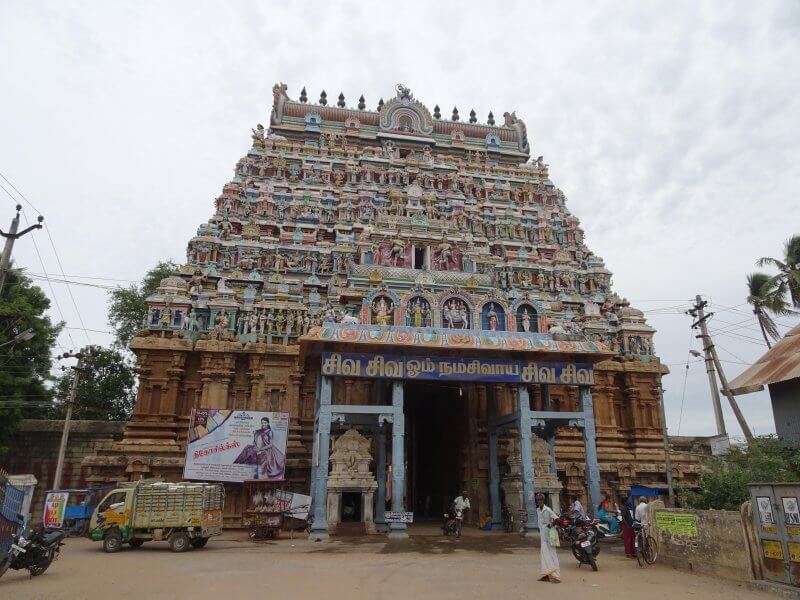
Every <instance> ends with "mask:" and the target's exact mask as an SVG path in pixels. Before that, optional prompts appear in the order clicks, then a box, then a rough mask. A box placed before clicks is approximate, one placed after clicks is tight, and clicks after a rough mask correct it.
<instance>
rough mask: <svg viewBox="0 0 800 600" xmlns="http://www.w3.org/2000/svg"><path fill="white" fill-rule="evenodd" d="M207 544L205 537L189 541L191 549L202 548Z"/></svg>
mask: <svg viewBox="0 0 800 600" xmlns="http://www.w3.org/2000/svg"><path fill="white" fill-rule="evenodd" d="M207 543H208V538H207V537H199V538H194V539H193V540H192V541H191V544H192V548H203V547H204V546H205V545H206V544H207Z"/></svg>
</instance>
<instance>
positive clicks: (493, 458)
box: [486, 384, 503, 527]
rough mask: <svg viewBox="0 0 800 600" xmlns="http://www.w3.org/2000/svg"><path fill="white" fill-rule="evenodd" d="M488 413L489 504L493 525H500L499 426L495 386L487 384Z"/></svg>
mask: <svg viewBox="0 0 800 600" xmlns="http://www.w3.org/2000/svg"><path fill="white" fill-rule="evenodd" d="M486 414H487V417H488V418H487V421H488V423H489V506H490V507H491V510H492V526H493V527H495V526H497V527H499V526H500V525H502V523H503V514H502V512H501V507H500V469H499V467H498V465H497V427H495V426H494V425H492V420H493V419H495V418H497V403H496V402H495V396H494V386H493V385H491V384H489V385H487V386H486Z"/></svg>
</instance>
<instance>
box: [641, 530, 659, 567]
mask: <svg viewBox="0 0 800 600" xmlns="http://www.w3.org/2000/svg"><path fill="white" fill-rule="evenodd" d="M657 559H658V546H657V545H656V541H655V539H653V536H652V535H648V536H647V537H646V538H645V541H644V560H645V561H646V562H647V564H648V565H652V564H653V563H654V562H656V560H657Z"/></svg>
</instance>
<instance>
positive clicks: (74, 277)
mask: <svg viewBox="0 0 800 600" xmlns="http://www.w3.org/2000/svg"><path fill="white" fill-rule="evenodd" d="M28 275H41V273H28ZM67 277H71V278H72V279H94V280H97V281H119V282H122V283H139V282H138V281H134V280H133V279H119V278H117V277H100V276H93V275H67Z"/></svg>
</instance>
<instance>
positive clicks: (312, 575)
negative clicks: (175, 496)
mask: <svg viewBox="0 0 800 600" xmlns="http://www.w3.org/2000/svg"><path fill="white" fill-rule="evenodd" d="M537 545H538V542H536V541H534V540H531V539H530V538H520V537H518V536H516V535H506V534H501V533H483V532H475V531H470V532H468V534H467V535H465V537H463V538H462V539H461V540H454V539H452V538H443V537H442V536H440V535H436V534H435V532H434V531H433V530H432V531H430V532H426V533H418V534H416V535H412V536H411V537H410V539H409V540H407V541H395V540H391V541H390V540H387V539H386V538H384V537H383V536H370V537H366V538H350V539H344V540H341V541H333V542H328V543H313V542H309V541H308V540H305V539H302V540H289V539H281V540H278V541H276V542H265V543H259V544H254V543H252V542H250V541H248V540H246V539H244V537H243V536H242V535H239V534H237V533H233V534H230V533H229V534H226V535H225V536H224V537H223V539H219V538H218V539H215V540H212V541H211V542H210V543H209V544H208V546H207V547H206V548H204V549H202V550H192V551H190V552H187V553H184V554H175V553H172V552H170V551H169V549H168V548H167V545H166V544H165V543H159V542H153V543H148V544H145V545H144V546H143V547H142V548H140V549H138V550H133V549H130V548H127V547H126V548H125V549H124V550H123V551H121V552H119V553H117V554H105V553H103V552H102V550H101V549H100V544H99V543H93V542H90V541H88V540H85V539H74V538H73V539H69V540H68V541H67V545H66V546H65V547H64V548H63V551H62V554H61V558H60V559H59V560H58V561H57V562H56V563H54V564H53V565H52V566H51V568H50V570H48V571H47V573H45V574H44V575H42V576H41V577H38V578H34V579H28V577H27V572H17V571H9V572H8V573H6V575H5V576H4V577H3V578H2V579H0V598H9V599H10V598H14V599H15V600H25V599H28V598H37V599H39V598H44V599H47V600H58V599H61V598H68V599H70V600H75V599H81V600H83V599H86V600H90V599H94V598H106V599H113V600H117V599H127V598H136V599H137V600H142V599H145V598H192V599H193V600H203V599H206V598H208V599H213V600H234V599H239V598H271V597H280V598H298V599H300V598H324V599H325V600H338V599H340V598H342V599H344V598H347V599H353V598H369V599H370V600H379V599H392V598H414V599H415V600H416V599H420V600H422V599H427V598H431V599H433V598H436V599H450V598H454V599H455V598H458V599H459V600H466V599H470V598H481V599H485V598H489V599H492V600H504V599H506V598H530V597H532V596H533V595H534V594H536V595H539V594H545V593H546V594H547V598H548V600H551V599H552V600H556V599H559V598H569V599H570V600H576V599H580V600H584V599H592V598H612V597H613V598H616V599H625V598H631V599H634V598H635V599H636V600H641V599H643V598H657V597H669V598H684V599H692V598H696V599H698V600H714V599H720V600H722V599H723V598H724V599H725V600H737V599H740V598H741V599H744V598H753V599H758V598H762V599H764V600H766V599H769V598H772V596H770V595H767V594H764V593H759V592H752V591H749V590H747V589H746V588H745V587H744V586H743V585H737V584H736V583H734V582H729V581H725V580H721V579H716V578H712V577H706V576H701V575H695V574H690V573H685V572H681V571H676V570H673V569H671V568H669V567H665V566H660V565H655V566H652V567H649V568H646V569H642V568H639V567H637V565H636V561H631V560H629V559H625V558H624V557H623V556H622V554H621V552H620V549H619V547H607V546H606V545H604V547H603V550H602V551H601V554H600V558H599V566H600V571H599V572H597V573H593V572H591V571H590V570H588V569H587V568H586V567H582V568H580V569H579V568H578V567H577V563H576V561H575V560H574V559H573V558H572V556H571V555H570V554H569V553H568V552H567V551H566V550H562V551H560V556H559V558H560V561H561V577H562V580H563V583H561V584H559V585H554V584H549V583H540V582H537V581H536V578H537V574H538V567H539V554H538V549H537V548H536V546H537Z"/></svg>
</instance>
